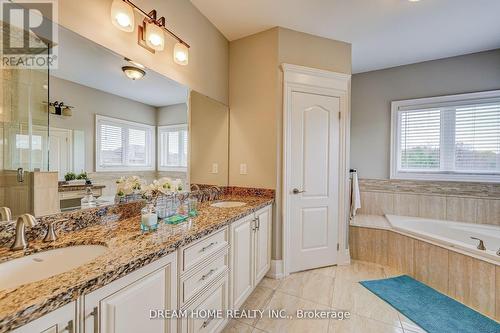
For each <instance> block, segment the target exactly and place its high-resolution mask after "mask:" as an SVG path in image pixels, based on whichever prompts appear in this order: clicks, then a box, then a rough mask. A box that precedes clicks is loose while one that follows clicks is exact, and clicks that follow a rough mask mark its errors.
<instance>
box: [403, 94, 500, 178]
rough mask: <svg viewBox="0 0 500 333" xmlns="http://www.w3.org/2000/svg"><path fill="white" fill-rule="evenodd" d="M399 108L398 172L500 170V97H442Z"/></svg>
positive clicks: (481, 172)
mask: <svg viewBox="0 0 500 333" xmlns="http://www.w3.org/2000/svg"><path fill="white" fill-rule="evenodd" d="M396 112H397V123H396V127H397V128H396V130H397V132H396V134H395V136H396V137H397V147H396V157H397V171H398V172H403V173H407V174H411V173H416V174H417V173H424V174H432V173H436V174H453V175H458V176H454V177H455V178H453V179H460V176H459V175H460V174H462V175H486V176H487V175H500V102H499V101H494V102H491V101H481V100H475V101H470V102H469V103H468V104H466V103H464V102H461V103H460V104H458V103H456V102H455V103H450V104H449V105H447V104H446V103H444V102H442V101H440V103H439V107H434V108H426V109H418V108H411V109H408V108H402V110H397V111H396ZM457 177H458V178H457ZM433 179H439V178H433ZM444 179H446V177H444Z"/></svg>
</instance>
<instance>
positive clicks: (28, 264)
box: [0, 245, 108, 289]
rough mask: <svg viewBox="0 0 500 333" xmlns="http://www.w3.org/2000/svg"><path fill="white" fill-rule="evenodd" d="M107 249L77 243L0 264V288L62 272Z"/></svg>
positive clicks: (100, 246)
mask: <svg viewBox="0 0 500 333" xmlns="http://www.w3.org/2000/svg"><path fill="white" fill-rule="evenodd" d="M107 250H108V248H107V247H106V246H102V245H77V246H70V247H63V248H60V249H53V250H48V251H44V252H39V253H34V254H31V255H29V256H25V257H22V258H18V259H13V260H9V261H6V262H4V263H2V264H0V289H8V288H15V287H17V286H20V285H22V284H25V283H30V282H35V281H39V280H43V279H46V278H49V277H51V276H54V275H57V274H61V273H64V272H66V271H69V270H71V269H73V268H76V267H78V266H82V265H83V264H85V263H87V262H89V261H90V260H92V259H94V258H96V257H98V256H100V255H101V254H103V253H105V252H106V251H107Z"/></svg>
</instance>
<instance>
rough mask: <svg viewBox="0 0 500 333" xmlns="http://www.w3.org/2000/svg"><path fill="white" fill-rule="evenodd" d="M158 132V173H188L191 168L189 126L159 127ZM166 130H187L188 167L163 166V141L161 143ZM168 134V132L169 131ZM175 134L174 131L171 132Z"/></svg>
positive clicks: (185, 124) (184, 124)
mask: <svg viewBox="0 0 500 333" xmlns="http://www.w3.org/2000/svg"><path fill="white" fill-rule="evenodd" d="M157 128H158V131H157V141H158V171H174V172H187V170H188V167H189V129H188V124H187V123H183V124H174V125H163V126H158V127H157ZM165 129H167V130H168V129H171V130H175V129H177V130H185V131H186V132H187V133H188V144H187V153H186V166H185V167H184V166H172V167H170V166H162V165H161V161H162V159H163V149H162V141H161V135H162V133H164V132H165ZM167 132H168V131H167ZM171 132H173V131H171Z"/></svg>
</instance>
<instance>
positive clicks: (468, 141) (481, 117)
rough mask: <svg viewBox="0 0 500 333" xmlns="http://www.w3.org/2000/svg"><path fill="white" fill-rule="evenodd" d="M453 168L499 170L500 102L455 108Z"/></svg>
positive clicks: (482, 170)
mask: <svg viewBox="0 0 500 333" xmlns="http://www.w3.org/2000/svg"><path fill="white" fill-rule="evenodd" d="M455 124H456V125H455V126H456V127H455V168H456V170H460V171H468V172H497V173H500V103H499V104H490V105H471V106H469V107H463V108H457V109H456V121H455Z"/></svg>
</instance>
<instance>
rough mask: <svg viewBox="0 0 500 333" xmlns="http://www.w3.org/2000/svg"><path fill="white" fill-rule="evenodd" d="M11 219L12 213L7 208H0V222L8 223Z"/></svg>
mask: <svg viewBox="0 0 500 333" xmlns="http://www.w3.org/2000/svg"><path fill="white" fill-rule="evenodd" d="M11 219H12V212H11V211H10V208H9V207H0V221H7V222H8V221H10V220H11Z"/></svg>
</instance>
